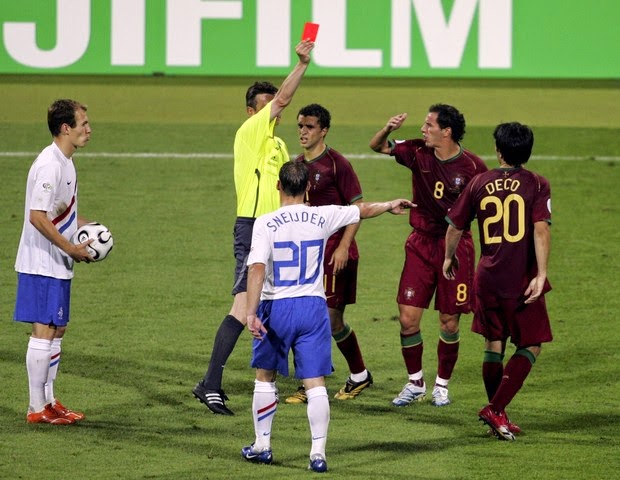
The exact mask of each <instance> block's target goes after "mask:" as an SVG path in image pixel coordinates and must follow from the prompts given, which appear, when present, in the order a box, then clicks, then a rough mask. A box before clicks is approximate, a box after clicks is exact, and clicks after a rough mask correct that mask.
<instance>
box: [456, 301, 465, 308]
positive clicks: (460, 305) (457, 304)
mask: <svg viewBox="0 0 620 480" xmlns="http://www.w3.org/2000/svg"><path fill="white" fill-rule="evenodd" d="M463 305H467V302H456V306H457V307H462V306H463Z"/></svg>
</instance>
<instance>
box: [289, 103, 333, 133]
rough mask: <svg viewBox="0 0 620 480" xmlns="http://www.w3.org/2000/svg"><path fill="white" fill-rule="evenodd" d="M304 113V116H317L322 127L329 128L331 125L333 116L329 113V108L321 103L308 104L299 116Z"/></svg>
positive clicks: (300, 111)
mask: <svg viewBox="0 0 620 480" xmlns="http://www.w3.org/2000/svg"><path fill="white" fill-rule="evenodd" d="M299 115H303V116H304V117H316V118H317V119H318V121H319V126H320V127H321V129H323V128H327V129H329V127H330V126H331V121H332V116H331V115H330V114H329V110H327V108H325V107H323V106H322V105H319V104H318V103H311V104H310V105H306V106H305V107H303V108H302V109H301V110H299V113H298V114H297V116H299Z"/></svg>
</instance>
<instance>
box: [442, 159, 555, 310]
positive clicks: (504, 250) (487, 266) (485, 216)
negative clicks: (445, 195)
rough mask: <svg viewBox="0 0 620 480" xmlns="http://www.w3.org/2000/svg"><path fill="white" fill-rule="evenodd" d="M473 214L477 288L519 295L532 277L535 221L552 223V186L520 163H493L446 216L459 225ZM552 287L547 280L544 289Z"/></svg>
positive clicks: (483, 292) (535, 270)
mask: <svg viewBox="0 0 620 480" xmlns="http://www.w3.org/2000/svg"><path fill="white" fill-rule="evenodd" d="M474 216H477V217H478V228H479V231H480V254H481V256H480V261H479V263H478V268H477V270H476V291H477V292H479V293H481V294H484V295H488V294H491V295H496V296H498V297H502V298H519V297H521V296H522V295H523V293H524V292H525V290H526V289H527V286H528V284H529V282H530V280H531V279H532V278H534V277H535V276H536V273H537V265H536V252H535V250H534V223H536V222H542V221H545V222H549V223H551V188H550V186H549V182H548V181H547V180H546V179H545V178H544V177H541V176H540V175H537V174H535V173H533V172H530V171H529V170H525V169H524V168H521V167H516V168H497V169H494V170H491V171H489V172H486V173H483V174H482V175H480V176H478V177H476V178H475V179H473V180H472V181H471V182H470V183H469V185H468V186H467V188H465V190H464V191H463V193H462V194H461V196H460V198H459V199H458V200H457V202H456V204H455V205H454V206H453V207H452V209H451V210H450V212H449V213H448V215H447V217H446V219H447V220H448V221H449V222H451V223H452V224H453V225H454V226H455V227H456V228H458V229H463V228H464V227H465V226H466V225H469V223H470V222H471V221H472V220H473V219H474ZM550 289H551V287H550V285H546V287H545V289H544V291H543V293H544V292H546V291H549V290H550Z"/></svg>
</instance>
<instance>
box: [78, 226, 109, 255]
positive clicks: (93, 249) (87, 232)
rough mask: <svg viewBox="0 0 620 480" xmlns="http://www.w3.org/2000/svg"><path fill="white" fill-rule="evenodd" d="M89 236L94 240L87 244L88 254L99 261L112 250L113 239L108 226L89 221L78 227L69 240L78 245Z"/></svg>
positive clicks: (88, 238)
mask: <svg viewBox="0 0 620 480" xmlns="http://www.w3.org/2000/svg"><path fill="white" fill-rule="evenodd" d="M91 238H92V239H94V242H92V243H91V244H90V245H88V247H86V250H87V251H88V253H89V254H90V256H91V257H93V258H94V259H95V262H100V261H101V260H103V259H104V258H106V257H107V256H108V254H109V253H110V251H111V250H112V247H113V246H114V239H113V238H112V234H111V233H110V230H108V227H106V226H105V225H101V224H100V223H97V222H91V223H87V224H86V225H82V226H81V227H80V228H78V229H77V231H76V232H75V233H74V234H73V236H72V237H71V242H72V243H74V244H75V245H79V244H80V243H84V242H85V241H87V240H90V239H91Z"/></svg>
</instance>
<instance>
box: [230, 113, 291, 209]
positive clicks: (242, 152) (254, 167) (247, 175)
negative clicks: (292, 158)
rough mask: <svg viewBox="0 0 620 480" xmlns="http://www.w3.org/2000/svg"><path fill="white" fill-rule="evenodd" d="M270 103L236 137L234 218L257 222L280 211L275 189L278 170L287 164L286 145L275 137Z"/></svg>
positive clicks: (274, 124) (274, 120) (248, 120)
mask: <svg viewBox="0 0 620 480" xmlns="http://www.w3.org/2000/svg"><path fill="white" fill-rule="evenodd" d="M271 103H272V102H269V103H268V104H267V105H265V106H264V107H263V108H262V109H261V110H260V111H259V112H258V113H256V114H254V115H252V116H251V117H250V118H248V119H247V120H246V121H245V122H244V123H243V125H241V127H239V130H237V134H236V135H235V147H234V156H235V160H234V163H235V166H234V177H235V190H236V192H237V216H238V217H251V218H256V217H258V216H260V215H263V214H264V213H269V212H273V211H274V210H277V209H278V208H280V196H279V194H278V190H277V189H276V186H277V182H278V174H279V173H280V167H281V166H282V165H283V164H284V163H286V162H288V160H289V155H288V150H287V148H286V144H285V143H284V142H283V141H282V139H280V138H278V137H276V136H275V135H274V133H273V132H274V128H275V126H276V119H275V118H274V119H273V120H271V121H269V117H270V116H271Z"/></svg>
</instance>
